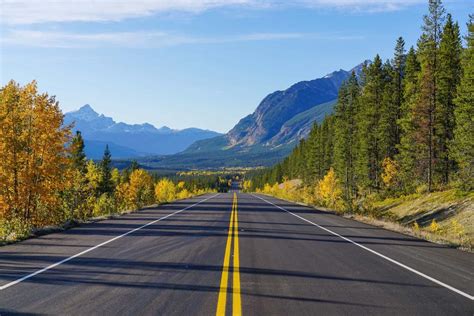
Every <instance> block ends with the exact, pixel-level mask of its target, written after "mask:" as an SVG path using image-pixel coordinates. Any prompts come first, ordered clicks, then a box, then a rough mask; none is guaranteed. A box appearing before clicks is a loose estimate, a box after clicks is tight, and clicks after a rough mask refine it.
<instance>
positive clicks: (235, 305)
mask: <svg viewBox="0 0 474 316" xmlns="http://www.w3.org/2000/svg"><path fill="white" fill-rule="evenodd" d="M232 241H233V245H234V249H233V250H234V261H233V265H232V268H233V281H232V315H239V316H240V315H242V304H241V299H240V272H239V267H240V261H239V221H238V218H237V194H236V193H234V199H233V201H232V213H231V214H230V222H229V233H228V235H227V242H226V246H225V253H224V264H223V265H222V276H221V284H220V290H219V298H218V300H217V311H216V316H224V315H225V312H226V303H227V292H228V290H227V288H228V283H229V271H230V252H231V248H232Z"/></svg>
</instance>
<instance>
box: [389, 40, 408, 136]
mask: <svg viewBox="0 0 474 316" xmlns="http://www.w3.org/2000/svg"><path fill="white" fill-rule="evenodd" d="M392 64H393V72H394V74H393V86H394V87H393V89H394V93H393V97H394V101H393V102H394V106H395V107H396V109H397V118H396V121H398V120H399V119H400V118H401V117H402V115H403V114H402V104H403V102H404V97H403V95H404V89H405V87H404V84H403V83H404V77H405V65H406V52H405V40H404V39H403V37H399V38H398V40H397V44H396V46H395V54H394V58H393V61H392ZM400 137H401V131H400V128H399V125H398V124H397V125H396V143H397V144H398V143H400Z"/></svg>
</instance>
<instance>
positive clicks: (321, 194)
mask: <svg viewBox="0 0 474 316" xmlns="http://www.w3.org/2000/svg"><path fill="white" fill-rule="evenodd" d="M315 191H316V192H315V194H316V198H317V200H318V201H319V202H320V203H321V204H323V206H327V207H329V208H333V209H335V210H339V209H340V208H341V206H342V188H341V185H340V184H339V180H338V179H337V177H336V173H335V172H334V169H333V168H331V169H329V171H328V173H327V174H326V175H325V176H324V178H323V179H321V180H319V181H318V183H317V185H316V190H315Z"/></svg>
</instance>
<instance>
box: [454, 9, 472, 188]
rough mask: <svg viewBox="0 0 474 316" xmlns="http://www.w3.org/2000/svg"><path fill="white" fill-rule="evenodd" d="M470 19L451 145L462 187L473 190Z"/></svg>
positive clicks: (455, 101)
mask: <svg viewBox="0 0 474 316" xmlns="http://www.w3.org/2000/svg"><path fill="white" fill-rule="evenodd" d="M469 18H470V20H469V23H468V25H467V26H468V35H467V37H466V40H467V48H466V49H465V50H464V52H463V58H462V65H463V70H464V73H463V75H462V77H461V83H460V85H459V86H458V89H457V97H456V99H455V100H454V103H455V105H456V108H455V111H454V117H455V122H456V127H455V128H454V140H453V141H452V143H451V148H450V149H451V152H452V156H453V157H454V158H455V160H456V162H457V164H458V168H459V171H458V174H459V178H460V180H461V181H460V182H461V184H462V187H463V188H464V189H465V190H473V189H474V119H473V118H474V24H473V22H474V14H473V15H470V17H469Z"/></svg>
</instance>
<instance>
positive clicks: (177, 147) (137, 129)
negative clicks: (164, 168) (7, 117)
mask: <svg viewBox="0 0 474 316" xmlns="http://www.w3.org/2000/svg"><path fill="white" fill-rule="evenodd" d="M72 123H73V124H74V127H73V131H76V130H79V131H81V133H82V136H83V137H84V140H85V145H86V148H85V150H86V155H87V156H88V157H89V158H92V159H99V158H100V157H102V154H103V152H104V148H105V146H106V144H108V145H109V148H110V151H111V153H112V157H113V158H132V157H140V156H147V155H170V154H175V153H178V152H180V151H183V150H184V149H186V148H187V147H188V146H189V145H191V144H193V143H194V142H196V141H198V140H203V139H207V138H213V137H216V136H220V135H222V134H219V133H217V132H214V131H210V130H202V129H198V128H187V129H183V130H174V129H171V128H169V127H167V126H163V127H161V128H156V127H155V126H153V125H151V124H148V123H144V124H126V123H122V122H118V123H117V122H115V121H114V120H113V119H112V118H111V117H107V116H104V115H103V114H100V115H99V114H98V113H97V112H96V111H94V109H93V108H92V107H91V106H90V105H89V104H86V105H84V106H82V107H81V108H80V109H79V110H77V111H73V112H68V113H66V114H65V116H64V124H65V125H68V124H72Z"/></svg>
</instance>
